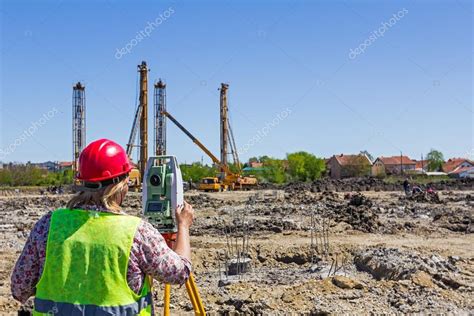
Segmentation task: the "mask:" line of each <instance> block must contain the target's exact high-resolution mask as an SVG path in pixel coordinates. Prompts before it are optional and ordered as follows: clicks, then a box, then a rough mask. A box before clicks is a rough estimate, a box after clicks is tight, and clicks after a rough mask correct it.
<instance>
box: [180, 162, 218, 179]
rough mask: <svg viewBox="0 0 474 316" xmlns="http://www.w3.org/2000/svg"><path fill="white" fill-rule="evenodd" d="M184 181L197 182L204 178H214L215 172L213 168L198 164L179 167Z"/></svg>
mask: <svg viewBox="0 0 474 316" xmlns="http://www.w3.org/2000/svg"><path fill="white" fill-rule="evenodd" d="M180 168H181V172H182V174H183V180H184V181H189V180H191V181H193V182H199V181H201V179H202V178H204V177H214V176H215V175H216V173H217V170H216V169H215V168H213V167H209V166H206V165H202V164H201V163H200V162H194V163H192V164H190V165H184V164H183V165H180Z"/></svg>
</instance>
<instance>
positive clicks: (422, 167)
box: [415, 160, 429, 173]
mask: <svg viewBox="0 0 474 316" xmlns="http://www.w3.org/2000/svg"><path fill="white" fill-rule="evenodd" d="M415 163H416V165H415V171H416V172H418V173H425V172H427V171H428V164H429V161H428V160H415Z"/></svg>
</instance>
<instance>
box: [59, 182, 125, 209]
mask: <svg viewBox="0 0 474 316" xmlns="http://www.w3.org/2000/svg"><path fill="white" fill-rule="evenodd" d="M126 188H128V177H126V178H125V179H123V180H122V181H120V182H118V183H113V184H110V185H108V186H106V187H104V188H101V189H99V190H97V191H80V192H79V193H77V194H76V195H74V196H73V197H72V198H71V200H69V202H68V203H67V208H69V209H73V208H79V207H82V206H84V205H95V206H98V207H104V208H105V209H107V210H110V211H114V212H120V211H121V210H122V208H121V207H120V205H119V204H118V203H117V200H118V198H119V196H121V195H122V194H123V191H124V190H125V189H126Z"/></svg>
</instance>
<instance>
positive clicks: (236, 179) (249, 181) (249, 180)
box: [162, 111, 257, 189]
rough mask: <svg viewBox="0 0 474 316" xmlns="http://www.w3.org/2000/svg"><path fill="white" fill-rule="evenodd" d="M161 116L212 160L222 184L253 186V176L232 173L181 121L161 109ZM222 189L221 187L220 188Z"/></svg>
mask: <svg viewBox="0 0 474 316" xmlns="http://www.w3.org/2000/svg"><path fill="white" fill-rule="evenodd" d="M162 114H163V116H166V117H168V118H169V119H170V121H171V122H173V123H174V124H175V125H176V126H177V127H178V128H179V129H180V130H181V131H182V132H183V133H184V134H186V136H188V137H189V138H190V139H191V140H192V141H193V143H195V144H196V145H197V146H198V147H199V148H200V149H201V150H202V151H204V152H205V153H206V154H207V155H208V156H209V158H211V160H212V162H213V163H214V164H215V165H217V166H218V167H219V169H220V170H221V175H220V179H219V180H220V181H221V183H222V186H223V187H225V188H227V187H230V188H231V189H237V188H239V189H244V188H248V187H252V186H255V185H256V184H257V179H256V178H253V177H242V176H241V175H240V173H234V172H232V171H231V170H230V169H229V166H228V165H227V164H224V163H222V161H221V160H219V159H218V158H217V157H216V156H215V155H214V154H213V153H212V152H211V151H210V150H209V149H207V147H206V146H204V144H203V143H201V142H200V141H199V139H197V138H196V137H195V136H194V135H193V134H191V133H190V132H189V131H188V130H187V129H186V128H185V127H184V126H183V125H181V123H179V122H178V120H176V119H175V118H174V117H173V116H172V115H171V114H170V113H169V112H167V111H163V112H162ZM221 189H222V188H221Z"/></svg>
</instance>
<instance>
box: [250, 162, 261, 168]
mask: <svg viewBox="0 0 474 316" xmlns="http://www.w3.org/2000/svg"><path fill="white" fill-rule="evenodd" d="M249 167H250V168H262V167H263V162H258V161H251V162H249Z"/></svg>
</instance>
